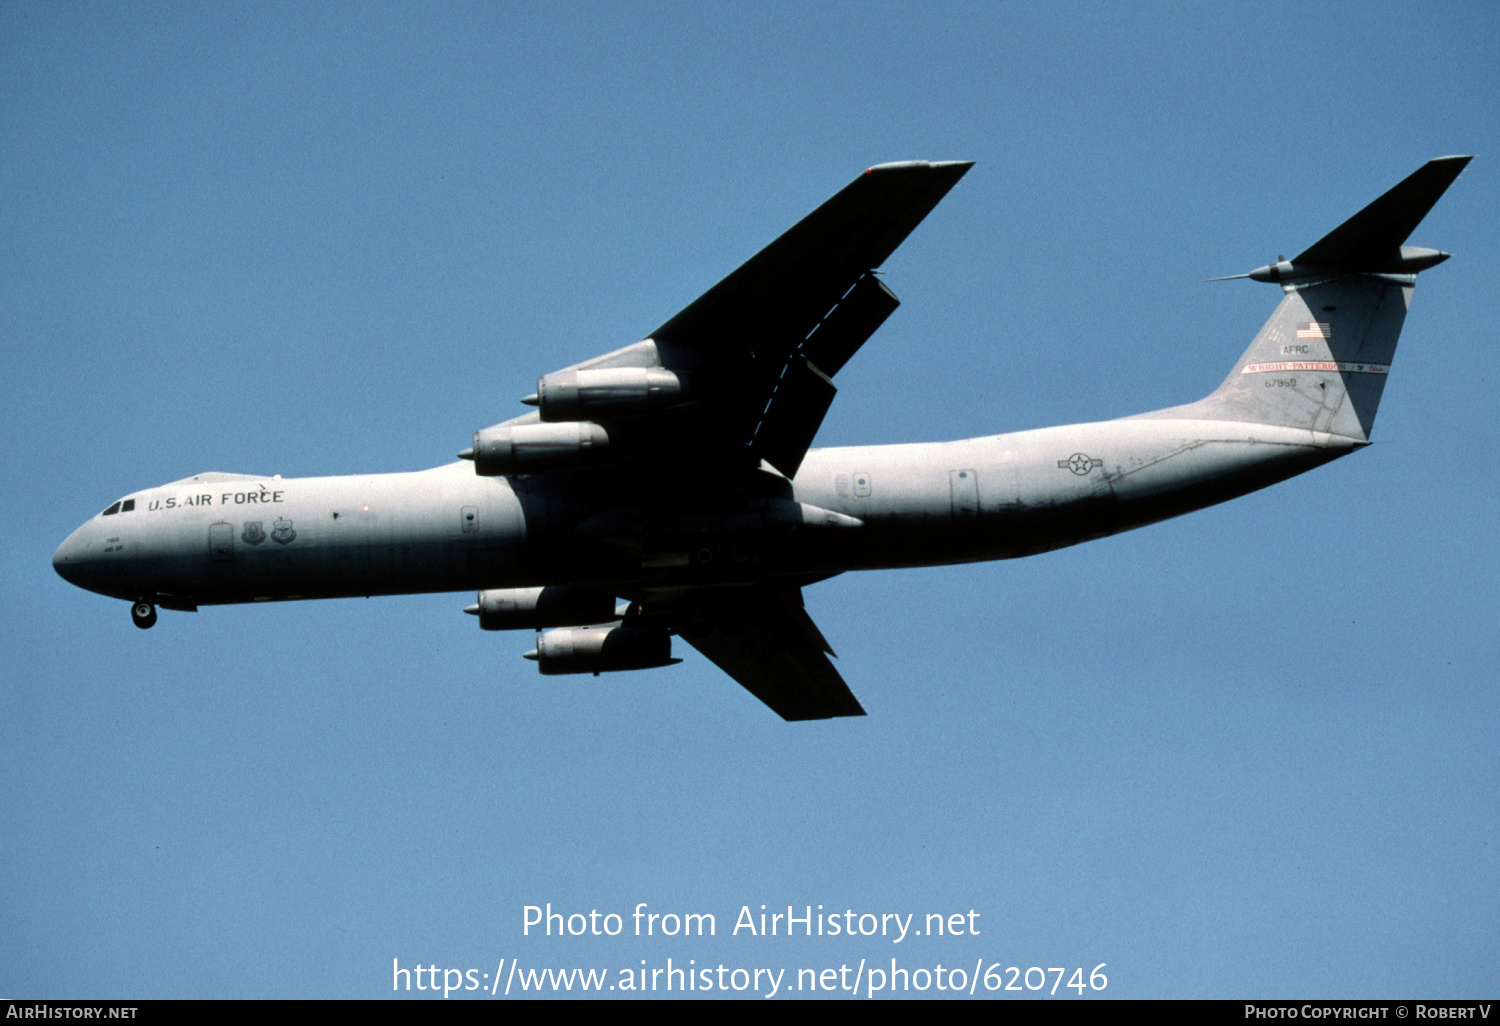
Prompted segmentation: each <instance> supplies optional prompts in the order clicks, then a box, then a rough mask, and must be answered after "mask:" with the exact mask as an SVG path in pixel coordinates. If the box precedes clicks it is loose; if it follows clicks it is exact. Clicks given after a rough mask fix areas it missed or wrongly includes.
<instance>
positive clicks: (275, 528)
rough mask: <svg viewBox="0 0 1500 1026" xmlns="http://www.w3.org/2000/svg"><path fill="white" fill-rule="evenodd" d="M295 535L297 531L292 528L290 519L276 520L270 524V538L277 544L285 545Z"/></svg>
mask: <svg viewBox="0 0 1500 1026" xmlns="http://www.w3.org/2000/svg"><path fill="white" fill-rule="evenodd" d="M295 537H297V532H296V531H293V530H292V522H291V521H290V520H278V521H276V523H274V524H272V525H271V540H272V541H273V542H275V543H276V544H277V545H285V544H286V543H287V542H289V541H291V540H292V539H293V538H295Z"/></svg>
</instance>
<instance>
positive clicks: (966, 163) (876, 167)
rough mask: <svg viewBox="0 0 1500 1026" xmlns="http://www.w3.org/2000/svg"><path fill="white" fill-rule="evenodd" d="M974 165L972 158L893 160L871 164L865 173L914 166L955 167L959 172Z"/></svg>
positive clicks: (900, 169) (929, 167)
mask: <svg viewBox="0 0 1500 1026" xmlns="http://www.w3.org/2000/svg"><path fill="white" fill-rule="evenodd" d="M973 166H974V162H973V161H972V160H893V161H891V162H889V163H886V164H871V165H870V166H869V167H867V168H865V174H867V175H872V174H875V173H876V172H885V171H910V170H914V169H916V168H925V169H927V170H932V171H946V170H948V169H949V168H957V169H958V172H959V174H962V173H963V172H965V171H967V170H969V168H971V167H973Z"/></svg>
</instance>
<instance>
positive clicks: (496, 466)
mask: <svg viewBox="0 0 1500 1026" xmlns="http://www.w3.org/2000/svg"><path fill="white" fill-rule="evenodd" d="M608 448H609V432H607V431H605V430H604V428H602V427H600V426H599V425H598V424H594V423H591V422H589V421H586V420H575V421H569V422H568V423H564V424H498V425H496V426H495V427H489V428H485V429H484V430H483V431H476V432H474V447H473V448H472V449H465V450H464V451H463V452H461V453H459V456H461V457H463V458H464V459H467V460H473V461H474V472H475V473H476V474H479V475H480V476H482V477H499V476H500V475H502V474H526V473H535V472H539V471H543V470H557V469H560V468H564V467H579V466H584V465H586V464H589V463H594V462H597V461H598V460H599V459H600V458H602V457H603V456H604V455H605V453H606V451H607V450H608Z"/></svg>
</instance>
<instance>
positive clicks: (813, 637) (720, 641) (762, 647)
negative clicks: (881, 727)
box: [679, 590, 865, 720]
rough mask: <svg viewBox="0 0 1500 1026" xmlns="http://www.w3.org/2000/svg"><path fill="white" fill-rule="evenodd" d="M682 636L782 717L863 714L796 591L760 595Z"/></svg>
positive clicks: (824, 716) (819, 717)
mask: <svg viewBox="0 0 1500 1026" xmlns="http://www.w3.org/2000/svg"><path fill="white" fill-rule="evenodd" d="M679 634H680V636H681V637H682V638H683V639H685V640H686V641H687V642H688V643H689V644H690V645H692V646H693V647H694V648H696V649H697V650H698V651H700V652H702V653H703V654H704V655H706V656H707V657H708V658H709V659H710V660H712V661H713V662H714V664H715V665H717V666H718V667H719V669H721V670H723V671H724V672H725V673H727V674H729V676H731V677H733V678H734V679H735V680H737V681H739V683H740V684H742V685H744V687H745V690H747V691H749V692H750V693H751V694H752V695H754V696H755V697H756V698H758V699H760V700H761V701H762V702H764V703H766V705H768V706H770V707H771V709H772V711H773V712H775V713H776V714H777V715H779V716H780V717H781V718H782V719H784V720H826V719H830V718H832V717H834V716H863V715H865V710H864V708H863V707H862V706H861V705H860V704H859V699H857V698H855V697H854V693H853V692H852V691H850V690H849V685H847V684H845V683H844V678H843V677H841V676H839V672H838V671H837V670H835V669H834V668H833V664H832V663H830V662H829V661H828V657H829V656H830V655H832V654H833V650H832V648H830V647H829V645H828V642H827V641H826V640H824V638H823V634H822V632H820V631H819V630H818V628H817V625H816V624H814V623H813V621H812V618H811V617H809V616H808V615H807V611H806V610H805V609H803V608H802V593H801V591H800V590H792V591H790V592H782V593H773V594H768V595H762V596H759V597H757V598H756V599H754V600H752V601H750V602H749V603H748V604H746V605H744V606H741V607H739V608H737V609H736V610H735V612H734V615H733V616H719V617H715V618H714V621H713V626H712V627H711V628H710V629H707V630H697V631H694V630H690V629H681V630H679Z"/></svg>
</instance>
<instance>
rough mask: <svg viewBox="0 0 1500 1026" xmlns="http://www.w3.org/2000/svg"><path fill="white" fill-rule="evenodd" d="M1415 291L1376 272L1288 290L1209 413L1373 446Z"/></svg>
mask: <svg viewBox="0 0 1500 1026" xmlns="http://www.w3.org/2000/svg"><path fill="white" fill-rule="evenodd" d="M1411 293H1412V286H1411V284H1409V283H1407V282H1399V281H1391V280H1390V279H1388V278H1385V277H1378V276H1375V275H1348V276H1344V277H1339V278H1334V279H1331V280H1326V281H1321V282H1317V283H1315V284H1311V285H1302V286H1296V285H1288V286H1287V295H1286V298H1284V299H1283V300H1282V301H1281V305H1280V306H1278V307H1277V308H1276V312H1275V313H1273V314H1272V315H1271V319H1270V320H1268V321H1266V324H1265V327H1263V328H1261V329H1260V332H1259V334H1257V335H1256V336H1255V341H1254V342H1251V343H1250V348H1249V349H1247V350H1245V354H1244V355H1243V356H1241V357H1240V361H1239V363H1238V364H1236V365H1235V368H1234V370H1233V371H1232V372H1230V375H1229V377H1228V378H1227V379H1225V381H1224V384H1222V385H1220V386H1219V389H1218V391H1216V392H1214V394H1213V395H1211V396H1209V397H1208V398H1207V399H1205V400H1203V402H1202V404H1201V406H1202V407H1204V409H1203V411H1202V412H1203V413H1204V414H1205V415H1206V416H1208V417H1210V418H1211V419H1213V420H1245V421H1250V422H1252V423H1256V424H1279V425H1283V426H1285V427H1298V428H1306V429H1308V430H1310V431H1326V432H1329V433H1330V434H1335V435H1344V436H1346V437H1349V438H1355V439H1358V440H1359V441H1362V442H1363V441H1369V438H1370V429H1371V427H1372V426H1373V425H1374V423H1375V410H1376V408H1377V407H1378V406H1379V405H1380V394H1381V392H1382V391H1383V390H1384V389H1385V379H1386V375H1387V374H1388V373H1389V372H1390V369H1391V358H1392V357H1393V356H1394V355H1395V353H1396V341H1397V339H1399V338H1400V336H1401V325H1402V324H1403V323H1404V322H1405V320H1406V308H1407V306H1408V305H1409V304H1410V303H1411Z"/></svg>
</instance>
